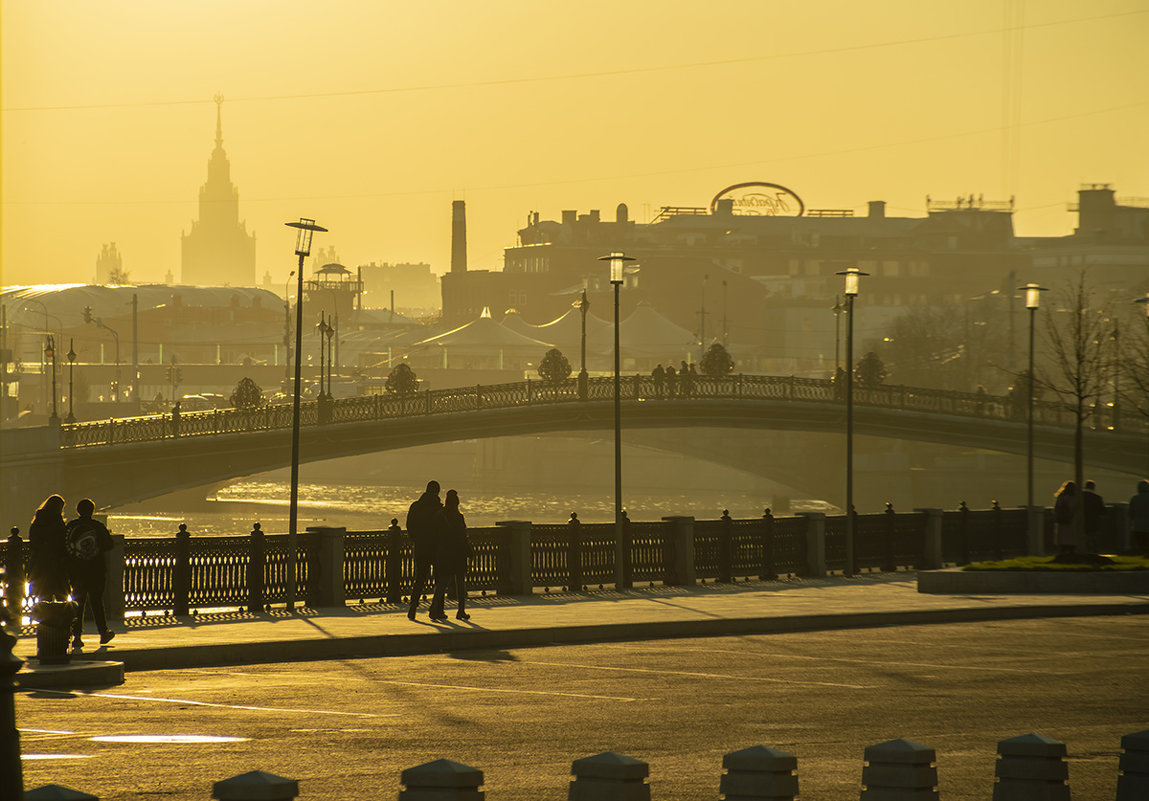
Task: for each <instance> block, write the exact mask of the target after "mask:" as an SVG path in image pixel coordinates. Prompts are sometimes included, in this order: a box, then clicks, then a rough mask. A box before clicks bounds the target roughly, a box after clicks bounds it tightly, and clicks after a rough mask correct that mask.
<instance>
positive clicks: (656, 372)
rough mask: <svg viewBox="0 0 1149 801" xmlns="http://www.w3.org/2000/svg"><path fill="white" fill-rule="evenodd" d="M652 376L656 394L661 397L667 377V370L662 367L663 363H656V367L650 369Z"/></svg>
mask: <svg viewBox="0 0 1149 801" xmlns="http://www.w3.org/2000/svg"><path fill="white" fill-rule="evenodd" d="M650 377H651V378H653V379H654V394H655V396H657V397H659V398H661V397H662V393H663V391H664V388H663V381H664V380H665V379H666V371H665V370H663V369H662V365H661V364H656V365H655V366H654V369H653V370H651V371H650Z"/></svg>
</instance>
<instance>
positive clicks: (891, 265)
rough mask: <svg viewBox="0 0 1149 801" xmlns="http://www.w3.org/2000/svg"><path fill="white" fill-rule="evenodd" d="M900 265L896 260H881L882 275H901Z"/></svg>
mask: <svg viewBox="0 0 1149 801" xmlns="http://www.w3.org/2000/svg"><path fill="white" fill-rule="evenodd" d="M901 273H902V266H901V264H899V263H898V262H896V261H883V262H882V275H888V276H891V277H895V276H898V275H901Z"/></svg>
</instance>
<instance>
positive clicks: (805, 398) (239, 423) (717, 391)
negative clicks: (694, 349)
mask: <svg viewBox="0 0 1149 801" xmlns="http://www.w3.org/2000/svg"><path fill="white" fill-rule="evenodd" d="M619 390H620V396H621V398H622V399H623V400H625V401H627V402H637V401H660V400H666V401H672V400H685V399H691V400H699V399H701V400H708V399H723V400H730V399H736V400H746V401H754V400H761V401H795V402H806V403H842V402H844V399H845V395H844V392H843V385H840V384H836V383H835V382H834V381H832V380H829V379H817V378H796V377H794V376H771V375H729V376H718V377H714V376H693V377H691V378H690V380H688V381H686V382H683V381H682V380H681V379H679V380H677V381H676V382H675V383H674V384H673V385H671V384H667V383H666V382H660V383H657V384H656V383H655V381H654V380H653V379H652V378H651V377H649V376H643V375H633V376H623V377H622V380H621V383H620V385H619ZM613 398H614V379H613V378H611V377H605V378H603V377H599V378H592V379H590V381H589V383H588V387H587V397H586V398H585V399H583V398H580V397H579V393H578V384H577V381H576V380H575V379H573V378H571V379H567V380H566V381H564V382H562V383H559V384H557V385H555V384H549V383H545V382H538V381H521V382H516V383H509V384H493V385H490V386H476V387H460V388H455V389H441V390H429V391H427V392H424V393H420V394H411V395H407V396H399V395H363V396H358V397H351V398H336V399H335V400H333V401H328V402H326V404H327V406H328V408H329V410H330V414H329V415H328V416H327V417H324V418H322V419H323V420H324V422H323V423H321V416H320V413H319V402H318V401H307V402H305V403H303V404H302V405H301V407H300V423H301V425H305V426H314V425H320V424H327V423H355V422H369V421H375V420H386V419H393V418H401V417H408V416H414V415H429V414H459V413H463V412H474V411H483V410H491V409H512V408H517V407H522V406H528V405H535V406H537V405H546V404H558V403H581V402H585V401H609V400H613ZM854 403H855V404H856V405H858V406H872V407H879V408H894V409H905V410H908V411H915V412H927V413H932V414H944V415H953V416H956V417H964V418H981V419H985V420H1000V421H1009V422H1022V421H1024V420H1025V419H1026V414H1027V407H1026V405H1025V403H1024V399H1020V400H1019V399H1018V398H1016V397H1003V396H994V395H985V394H981V393H971V392H953V391H948V390H938V389H922V388H919V387H905V386H878V387H862V386H855V391H854ZM1034 420H1035V421H1036V422H1037V423H1038V424H1040V425H1043V426H1071V425H1073V424H1074V413H1073V410H1072V409H1071V408H1070V407H1069V406H1066V405H1065V404H1062V403H1051V402H1046V401H1039V402H1037V403H1036V404H1035V405H1034ZM1096 422H1097V424H1098V425H1105V424H1108V423H1110V422H1112V421H1111V420H1109V419H1108V418H1106V419H1105V420H1098V421H1096ZM291 425H292V405H291V404H289V403H281V404H274V405H269V406H263V407H260V408H258V409H216V410H214V411H204V412H184V413H182V414H180V415H178V416H177V418H176V419H173V415H171V414H163V415H150V416H145V417H127V418H119V419H116V420H102V421H92V422H84V423H65V424H64V425H62V426H61V427H60V432H61V443H62V445H63V447H90V446H96V445H115V444H120V443H131V442H152V441H159V440H164V439H169V438H173V437H196V436H211V435H218V434H234V433H242V432H249V431H270V430H278V429H285V428H290V427H291ZM1122 430H1123V431H1131V432H1142V431H1146V432H1149V420H1146V419H1144V418H1142V417H1135V416H1132V415H1130V416H1127V417H1126V418H1124V419H1123V421H1122Z"/></svg>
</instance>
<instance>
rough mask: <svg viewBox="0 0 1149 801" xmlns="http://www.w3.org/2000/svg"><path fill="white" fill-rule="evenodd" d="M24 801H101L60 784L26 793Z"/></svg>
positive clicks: (45, 786) (47, 785)
mask: <svg viewBox="0 0 1149 801" xmlns="http://www.w3.org/2000/svg"><path fill="white" fill-rule="evenodd" d="M24 801H100V799H99V797H98V796H94V795H89V794H88V793H81V792H80V791H79V790H73V789H72V788H71V787H64V786H63V785H60V784H45V785H44V786H43V787H37V788H36V789H35V790H28V791H26V792H25V793H24Z"/></svg>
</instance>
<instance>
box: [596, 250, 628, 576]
mask: <svg viewBox="0 0 1149 801" xmlns="http://www.w3.org/2000/svg"><path fill="white" fill-rule="evenodd" d="M599 261H608V262H610V283H611V286H613V287H614V553H615V561H614V575H615V586H618V587H621V586H622V585H623V582H624V580H625V577H624V575H623V572H624V571H623V557H624V553H623V532H622V400H621V399H622V394H621V391H620V383H621V378H620V375H621V371H620V367H621V360H620V356H619V354H620V350H619V339H618V291H619V289H620V288H621V287H622V283H623V280H624V278H623V268H624V267H625V266H626V263H627V262H628V261H634V259H633V258H631V257H630V256H626V255H624V254H622V253H611V254H610V255H609V256H600V257H599Z"/></svg>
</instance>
